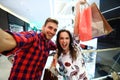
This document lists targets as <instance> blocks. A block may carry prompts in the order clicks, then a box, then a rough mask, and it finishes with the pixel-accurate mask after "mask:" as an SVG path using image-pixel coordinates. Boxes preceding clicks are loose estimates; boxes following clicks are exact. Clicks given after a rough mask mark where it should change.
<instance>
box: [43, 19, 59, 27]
mask: <svg viewBox="0 0 120 80" xmlns="http://www.w3.org/2000/svg"><path fill="white" fill-rule="evenodd" d="M48 22H53V23H55V24H57V25H58V20H56V19H53V18H47V19H46V21H45V24H44V26H46V24H47V23H48Z"/></svg>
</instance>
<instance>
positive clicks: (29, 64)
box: [8, 31, 56, 80]
mask: <svg viewBox="0 0 120 80" xmlns="http://www.w3.org/2000/svg"><path fill="white" fill-rule="evenodd" d="M11 34H12V35H13V36H14V38H15V40H16V42H17V47H16V48H15V49H14V50H12V51H10V52H9V53H8V54H12V53H14V54H15V58H14V59H15V60H14V64H13V67H12V70H11V73H10V77H9V80H40V79H41V75H42V71H43V69H44V66H45V64H46V61H47V58H48V55H49V51H50V50H55V49H56V46H55V44H54V43H53V42H52V41H47V40H46V39H45V37H44V35H43V33H40V34H37V33H35V32H33V31H30V32H21V33H20V34H19V33H14V34H13V33H11Z"/></svg>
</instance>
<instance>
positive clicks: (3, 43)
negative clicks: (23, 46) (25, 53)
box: [0, 29, 17, 52]
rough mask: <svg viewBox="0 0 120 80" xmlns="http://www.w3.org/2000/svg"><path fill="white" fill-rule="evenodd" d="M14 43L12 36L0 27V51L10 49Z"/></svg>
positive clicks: (13, 46) (14, 45)
mask: <svg viewBox="0 0 120 80" xmlns="http://www.w3.org/2000/svg"><path fill="white" fill-rule="evenodd" d="M16 45H17V44H16V41H15V39H14V37H13V36H12V35H10V34H9V33H7V32H5V31H3V30H2V29H0V52H3V51H8V50H12V49H13V48H15V47H16Z"/></svg>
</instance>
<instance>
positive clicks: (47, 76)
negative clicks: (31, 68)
mask: <svg viewBox="0 0 120 80" xmlns="http://www.w3.org/2000/svg"><path fill="white" fill-rule="evenodd" d="M43 80H58V77H57V76H55V75H54V74H53V73H52V72H51V71H50V70H49V69H45V72H44V77H43Z"/></svg>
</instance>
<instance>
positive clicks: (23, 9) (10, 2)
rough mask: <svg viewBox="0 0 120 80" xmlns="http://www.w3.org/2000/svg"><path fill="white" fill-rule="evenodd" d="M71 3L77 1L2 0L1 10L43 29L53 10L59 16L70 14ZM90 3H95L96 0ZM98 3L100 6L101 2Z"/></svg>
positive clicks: (0, 0) (0, 1)
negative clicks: (42, 26)
mask: <svg viewBox="0 0 120 80" xmlns="http://www.w3.org/2000/svg"><path fill="white" fill-rule="evenodd" d="M70 1H77V0H42V1H41V0H0V8H1V7H2V8H4V9H5V10H6V9H7V11H9V12H10V13H12V14H14V15H16V16H17V17H19V18H21V19H22V20H24V21H26V22H29V23H34V24H37V25H39V26H40V27H41V25H42V24H43V23H44V21H45V19H46V18H48V17H50V16H53V14H54V12H53V10H54V11H58V13H57V14H56V15H57V16H58V15H59V14H60V13H62V14H63V13H64V14H65V13H68V12H70V11H69V7H71V4H70ZM88 1H89V2H94V1H96V0H88ZM55 2H56V3H55ZM64 2H66V3H67V4H66V6H65V5H63V3H64ZM96 2H97V4H99V3H98V2H99V0H97V1H96ZM67 15H68V14H67Z"/></svg>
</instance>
